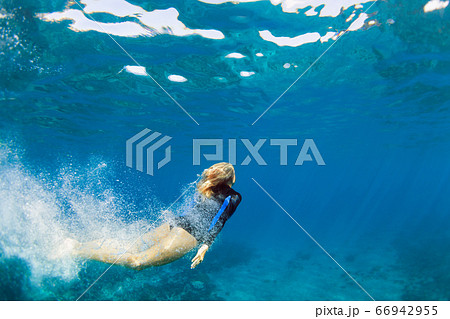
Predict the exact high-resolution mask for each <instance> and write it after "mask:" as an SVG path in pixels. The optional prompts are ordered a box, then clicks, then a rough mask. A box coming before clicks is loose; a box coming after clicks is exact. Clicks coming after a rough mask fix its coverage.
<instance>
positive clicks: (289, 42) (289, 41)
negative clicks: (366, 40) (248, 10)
mask: <svg viewBox="0 0 450 319" xmlns="http://www.w3.org/2000/svg"><path fill="white" fill-rule="evenodd" d="M368 18H369V15H368V14H366V13H361V14H360V15H359V16H358V18H357V19H356V20H355V21H353V22H352V23H351V24H350V26H349V27H348V29H347V31H348V32H351V31H357V30H359V29H361V28H362V27H364V25H365V24H366V20H367V19H368ZM370 22H373V21H370ZM369 24H370V23H369ZM372 24H375V22H373V23H372ZM341 32H343V31H341ZM339 34H341V33H337V32H327V33H326V34H325V35H324V36H320V33H318V32H310V33H305V34H301V35H299V36H296V37H293V38H290V37H276V36H274V35H273V34H272V33H271V32H270V31H269V30H264V31H259V35H260V36H261V38H262V39H263V40H266V41H269V42H273V43H275V44H276V45H278V46H280V47H282V46H290V47H299V46H301V45H304V44H307V43H315V42H317V41H320V42H322V43H323V42H327V41H328V40H330V39H333V40H336V38H337V36H338V35H339Z"/></svg>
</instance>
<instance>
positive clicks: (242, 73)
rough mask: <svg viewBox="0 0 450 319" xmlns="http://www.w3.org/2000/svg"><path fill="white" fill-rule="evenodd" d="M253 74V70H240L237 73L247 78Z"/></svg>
mask: <svg viewBox="0 0 450 319" xmlns="http://www.w3.org/2000/svg"><path fill="white" fill-rule="evenodd" d="M254 74H255V72H253V71H241V72H240V73H239V75H240V76H242V77H244V78H248V77H250V76H252V75H254Z"/></svg>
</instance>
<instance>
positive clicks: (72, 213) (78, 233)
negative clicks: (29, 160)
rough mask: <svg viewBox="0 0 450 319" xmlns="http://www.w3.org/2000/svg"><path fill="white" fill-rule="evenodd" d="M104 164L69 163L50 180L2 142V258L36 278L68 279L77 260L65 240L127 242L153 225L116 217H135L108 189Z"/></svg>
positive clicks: (77, 266) (73, 275) (75, 269)
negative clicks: (29, 167)
mask: <svg viewBox="0 0 450 319" xmlns="http://www.w3.org/2000/svg"><path fill="white" fill-rule="evenodd" d="M106 167H107V165H106V163H104V162H98V161H96V162H93V165H88V166H87V167H86V168H84V169H79V170H74V169H73V168H72V167H71V166H70V165H69V166H67V167H65V168H64V169H62V170H61V172H60V173H59V175H58V176H57V177H52V178H51V179H50V178H48V177H46V176H45V175H43V174H38V175H35V174H32V173H30V172H29V171H27V170H26V169H25V168H24V166H23V165H22V164H21V163H20V160H19V159H18V156H17V155H15V154H13V152H11V151H10V150H9V149H7V148H6V147H4V146H2V147H1V148H0V251H1V252H2V255H3V257H2V258H14V257H15V258H20V259H21V260H23V261H25V262H26V263H27V265H28V266H29V268H30V271H31V279H32V280H33V281H35V282H40V281H41V280H42V279H44V278H48V277H57V278H60V279H62V280H66V281H70V280H72V279H75V278H76V277H77V273H78V271H79V270H80V268H81V264H80V262H79V261H78V260H75V259H74V258H72V257H71V254H70V252H69V251H67V247H66V250H62V248H64V247H65V246H64V245H66V244H67V238H74V239H76V240H78V241H81V242H85V241H89V240H94V239H104V238H115V239H117V240H118V241H119V242H122V243H124V244H125V245H127V243H128V244H129V243H131V242H133V240H135V239H136V238H138V237H139V235H140V234H141V233H142V231H143V230H145V229H148V227H149V225H151V224H149V222H148V220H147V218H148V217H145V216H143V218H136V220H133V221H125V220H123V219H122V218H120V217H119V216H124V215H126V214H125V213H126V212H129V213H128V214H127V215H128V216H130V215H133V213H132V212H134V211H135V208H134V206H132V205H129V204H126V203H125V202H124V201H123V200H121V199H120V197H119V196H117V195H116V194H115V193H114V191H113V190H112V188H111V187H109V183H108V180H109V179H108V178H106V177H105V176H106V175H107V168H106ZM105 170H106V171H105ZM154 208H157V207H154ZM154 208H153V207H148V208H146V209H145V211H146V212H150V213H151V212H159V209H154ZM147 214H148V213H147ZM57 255H59V256H57ZM55 256H56V257H59V258H56V257H55Z"/></svg>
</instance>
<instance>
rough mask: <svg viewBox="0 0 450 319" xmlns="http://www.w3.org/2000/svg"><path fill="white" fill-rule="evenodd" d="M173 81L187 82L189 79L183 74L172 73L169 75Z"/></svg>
mask: <svg viewBox="0 0 450 319" xmlns="http://www.w3.org/2000/svg"><path fill="white" fill-rule="evenodd" d="M167 78H168V79H169V80H170V81H172V82H186V81H187V79H186V78H185V77H184V76H182V75H176V74H171V75H169V76H168V77H167Z"/></svg>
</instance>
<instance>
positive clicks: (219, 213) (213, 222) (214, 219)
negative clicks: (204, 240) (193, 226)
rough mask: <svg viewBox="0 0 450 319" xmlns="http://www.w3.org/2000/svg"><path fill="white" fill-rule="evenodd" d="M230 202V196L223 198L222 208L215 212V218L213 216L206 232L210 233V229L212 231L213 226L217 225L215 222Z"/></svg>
mask: <svg viewBox="0 0 450 319" xmlns="http://www.w3.org/2000/svg"><path fill="white" fill-rule="evenodd" d="M230 200H231V196H228V197H227V198H225V200H224V201H223V204H222V207H220V209H219V211H218V212H217V214H216V216H214V218H213V220H212V222H211V225H210V226H209V229H208V231H211V229H213V227H214V225H215V224H216V223H217V221H218V220H219V218H220V215H222V213H223V212H224V211H225V208H227V206H228V204H229V203H230Z"/></svg>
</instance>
